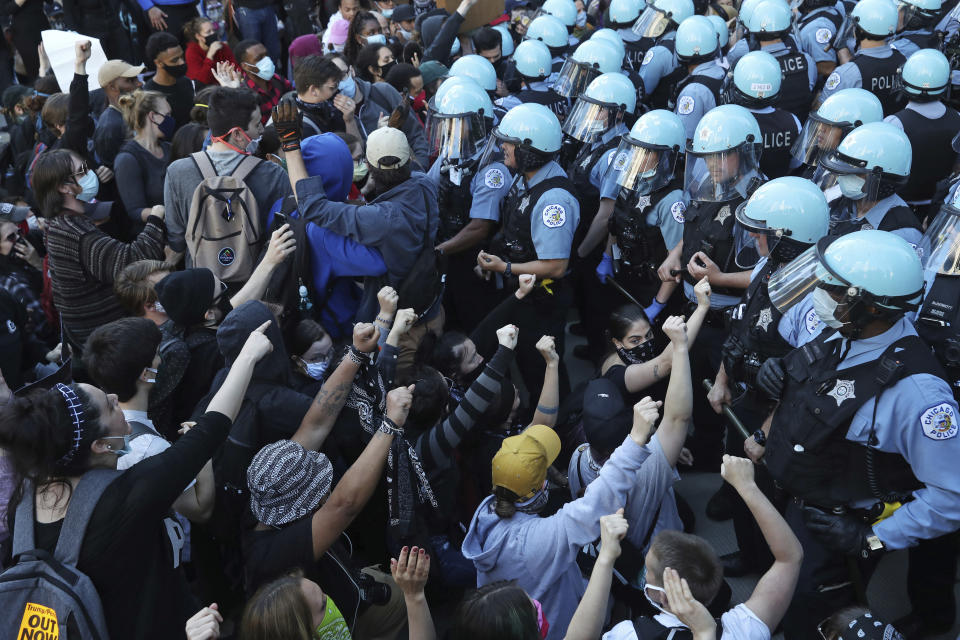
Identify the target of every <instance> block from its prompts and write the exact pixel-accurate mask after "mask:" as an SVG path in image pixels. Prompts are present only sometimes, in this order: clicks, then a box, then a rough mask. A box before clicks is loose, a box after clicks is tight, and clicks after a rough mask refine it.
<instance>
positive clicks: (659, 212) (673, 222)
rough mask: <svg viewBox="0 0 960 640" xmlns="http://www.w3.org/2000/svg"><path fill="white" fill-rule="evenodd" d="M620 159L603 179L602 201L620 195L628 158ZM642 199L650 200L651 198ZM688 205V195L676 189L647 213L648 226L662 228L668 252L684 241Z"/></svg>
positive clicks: (614, 162) (601, 186) (601, 187)
mask: <svg viewBox="0 0 960 640" xmlns="http://www.w3.org/2000/svg"><path fill="white" fill-rule="evenodd" d="M619 158H620V156H619V155H618V156H617V157H615V158H614V159H613V163H612V164H611V165H610V170H609V171H607V175H605V176H604V178H603V183H602V184H601V185H600V198H601V199H603V198H607V199H609V200H616V199H617V196H618V195H619V194H620V185H619V184H617V180H618V178H619V176H620V173H622V172H623V168H624V166H625V165H626V161H627V157H626V155H624V156H623V159H622V160H619ZM641 197H647V198H649V196H641ZM688 204H690V199H689V198H688V197H687V194H686V193H684V191H683V190H682V189H674V190H673V191H671V192H669V193H667V194H666V195H665V196H663V197H662V198H660V201H659V202H657V204H656V205H654V206H653V207H651V208H650V210H649V211H647V219H646V221H645V222H646V223H647V225H648V226H651V227H659V228H660V234H661V235H662V236H663V244H664V246H665V247H666V248H667V249H668V250H669V249H672V248H673V247H675V246H677V243H679V242H680V241H681V240H683V221H684V217H683V214H684V213H685V212H686V210H687V205H688Z"/></svg>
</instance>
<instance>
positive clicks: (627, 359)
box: [617, 340, 656, 364]
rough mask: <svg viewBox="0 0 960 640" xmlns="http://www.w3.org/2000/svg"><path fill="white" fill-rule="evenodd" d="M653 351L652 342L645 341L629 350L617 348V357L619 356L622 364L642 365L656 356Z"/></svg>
mask: <svg viewBox="0 0 960 640" xmlns="http://www.w3.org/2000/svg"><path fill="white" fill-rule="evenodd" d="M655 349H656V347H655V345H654V344H653V340H645V341H644V342H641V343H640V344H638V345H637V346H635V347H632V348H630V349H624V348H623V347H619V348H618V349H617V355H618V356H620V359H621V360H622V361H623V362H624V364H643V363H644V362H648V361H649V360H653V357H654V356H655V355H656V352H655Z"/></svg>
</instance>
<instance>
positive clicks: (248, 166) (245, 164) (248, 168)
mask: <svg viewBox="0 0 960 640" xmlns="http://www.w3.org/2000/svg"><path fill="white" fill-rule="evenodd" d="M261 162H264V160H261V159H260V158H258V157H257V156H245V157H244V159H243V160H241V161H240V164H238V165H237V168H236V169H234V170H233V173H231V174H230V175H231V176H233V177H234V178H236V179H237V180H239V181H240V182H244V181H246V179H247V176H249V175H250V174H251V173H253V170H254V169H256V168H257V167H259V166H260V163H261Z"/></svg>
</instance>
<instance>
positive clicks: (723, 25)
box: [707, 16, 730, 49]
mask: <svg viewBox="0 0 960 640" xmlns="http://www.w3.org/2000/svg"><path fill="white" fill-rule="evenodd" d="M707 20H709V21H710V22H712V23H713V28H714V30H715V31H716V32H717V38H718V39H719V40H720V48H721V49H723V48H724V47H726V46H727V43H728V42H730V29H728V28H727V21H726V20H724V19H723V18H721V17H720V16H707Z"/></svg>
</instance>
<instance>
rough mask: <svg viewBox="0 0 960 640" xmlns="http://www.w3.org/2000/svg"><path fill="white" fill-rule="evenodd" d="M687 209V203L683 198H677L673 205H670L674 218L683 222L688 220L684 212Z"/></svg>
mask: <svg viewBox="0 0 960 640" xmlns="http://www.w3.org/2000/svg"><path fill="white" fill-rule="evenodd" d="M686 211H687V205H685V204H683V200H677V201H676V202H674V203H673V204H672V205H670V215H672V216H673V219H674V220H676V221H677V222H679V223H680V224H683V222H684V221H685V220H686V218H685V217H684V215H683V214H684V213H685V212H686Z"/></svg>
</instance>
